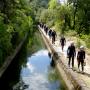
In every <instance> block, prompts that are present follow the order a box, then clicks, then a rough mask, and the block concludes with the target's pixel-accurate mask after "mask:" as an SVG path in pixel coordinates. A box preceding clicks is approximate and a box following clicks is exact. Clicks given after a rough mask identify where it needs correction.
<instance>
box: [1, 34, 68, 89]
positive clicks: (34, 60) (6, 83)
mask: <svg viewBox="0 0 90 90" xmlns="http://www.w3.org/2000/svg"><path fill="white" fill-rule="evenodd" d="M40 37H41V36H40V35H39V34H36V35H35V38H34V39H35V40H36V39H37V38H38V39H40ZM34 39H33V40H34ZM38 39H37V40H36V41H35V40H34V41H35V42H34V43H32V46H31V41H30V40H29V41H28V43H27V44H25V45H24V46H23V48H22V50H21V51H20V52H19V54H18V55H17V57H15V59H14V60H13V62H12V64H11V65H10V66H9V67H8V68H7V70H6V72H5V73H4V75H3V76H2V78H1V79H0V90H67V88H66V86H65V84H64V82H63V80H62V78H61V77H60V76H59V75H58V72H57V70H56V69H55V68H54V67H52V66H51V64H50V63H51V60H52V59H51V58H50V57H49V56H48V50H47V49H46V47H45V45H44V44H43V43H44V42H43V40H38ZM35 43H36V44H35ZM38 44H39V46H38ZM33 48H34V49H33ZM37 48H38V49H37ZM31 50H32V51H31Z"/></svg>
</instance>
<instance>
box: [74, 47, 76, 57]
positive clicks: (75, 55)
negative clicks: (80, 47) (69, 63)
mask: <svg viewBox="0 0 90 90" xmlns="http://www.w3.org/2000/svg"><path fill="white" fill-rule="evenodd" d="M74 56H76V48H75V46H74Z"/></svg>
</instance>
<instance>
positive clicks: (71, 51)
mask: <svg viewBox="0 0 90 90" xmlns="http://www.w3.org/2000/svg"><path fill="white" fill-rule="evenodd" d="M67 55H68V58H69V61H68V66H69V67H70V63H71V60H72V68H73V67H74V57H75V56H76V50H75V46H74V43H71V45H70V46H69V47H68V49H67Z"/></svg>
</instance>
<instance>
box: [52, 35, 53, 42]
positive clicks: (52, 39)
mask: <svg viewBox="0 0 90 90" xmlns="http://www.w3.org/2000/svg"><path fill="white" fill-rule="evenodd" d="M52 44H53V36H52Z"/></svg>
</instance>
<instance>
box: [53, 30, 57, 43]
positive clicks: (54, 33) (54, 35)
mask: <svg viewBox="0 0 90 90" xmlns="http://www.w3.org/2000/svg"><path fill="white" fill-rule="evenodd" d="M56 36H57V34H56V31H54V30H53V31H52V44H55V40H56Z"/></svg>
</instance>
